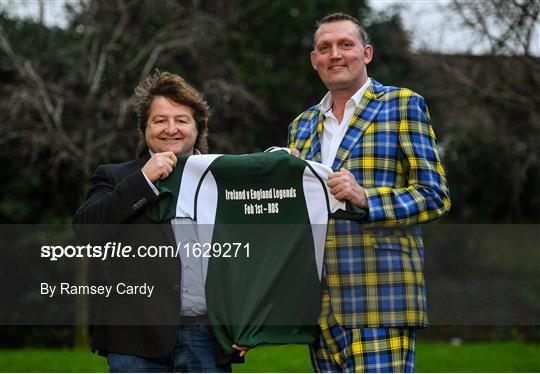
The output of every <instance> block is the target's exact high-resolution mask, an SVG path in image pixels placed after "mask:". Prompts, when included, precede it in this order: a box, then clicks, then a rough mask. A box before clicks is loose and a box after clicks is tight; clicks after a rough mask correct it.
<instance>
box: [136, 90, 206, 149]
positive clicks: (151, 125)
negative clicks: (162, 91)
mask: <svg viewBox="0 0 540 374" xmlns="http://www.w3.org/2000/svg"><path fill="white" fill-rule="evenodd" d="M144 137H145V140H146V145H147V146H148V148H150V150H151V151H152V152H154V153H160V152H168V151H170V152H174V153H175V154H176V155H191V154H193V147H194V145H195V141H196V140H197V125H196V122H195V119H194V118H193V111H192V109H191V108H190V107H189V106H187V105H184V104H178V103H175V102H174V101H172V100H170V99H168V98H166V97H164V96H157V97H156V98H154V100H153V101H152V105H151V106H150V115H149V116H148V123H147V126H146V129H145V132H144Z"/></svg>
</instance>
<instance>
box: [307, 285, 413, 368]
mask: <svg viewBox="0 0 540 374" xmlns="http://www.w3.org/2000/svg"><path fill="white" fill-rule="evenodd" d="M415 342H416V328H414V327H413V328H409V327H375V328H358V329H349V328H345V327H343V326H340V325H339V323H338V322H337V321H336V319H335V317H334V314H333V312H332V310H331V307H330V296H329V295H328V294H324V295H323V301H322V310H321V315H320V317H319V329H318V336H317V339H316V341H315V343H313V344H312V345H311V346H310V356H311V364H312V366H313V371H315V372H319V373H321V372H322V373H351V372H352V373H412V372H414V358H415V351H414V349H415Z"/></svg>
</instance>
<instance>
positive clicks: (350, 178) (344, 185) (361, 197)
mask: <svg viewBox="0 0 540 374" xmlns="http://www.w3.org/2000/svg"><path fill="white" fill-rule="evenodd" d="M328 187H330V192H331V193H332V195H334V197H335V198H336V199H338V200H349V201H350V202H351V203H352V204H353V205H356V206H357V207H359V208H364V209H367V208H368V202H367V197H366V192H365V191H364V188H363V187H362V186H360V185H359V184H358V182H357V181H356V179H355V178H354V175H352V173H351V172H350V171H349V170H347V169H345V168H341V169H340V170H339V171H337V172H335V173H332V174H330V175H329V176H328Z"/></svg>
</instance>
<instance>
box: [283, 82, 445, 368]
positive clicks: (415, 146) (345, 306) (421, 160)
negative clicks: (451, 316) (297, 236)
mask: <svg viewBox="0 0 540 374" xmlns="http://www.w3.org/2000/svg"><path fill="white" fill-rule="evenodd" d="M323 121H324V115H323V113H322V111H321V109H320V108H319V105H315V106H313V107H311V108H309V109H308V110H307V111H305V112H304V113H302V114H301V115H299V116H298V117H297V118H296V119H295V120H294V121H293V122H292V123H291V124H290V125H289V138H288V144H289V147H290V148H291V149H292V148H296V149H297V150H298V151H299V152H300V154H301V156H300V157H301V158H303V159H306V160H314V161H319V162H320V159H321V158H320V157H321V145H320V137H321V134H322V130H323ZM342 167H343V168H346V169H348V170H349V171H350V172H351V173H352V174H353V175H354V177H355V178H356V180H357V181H358V183H359V184H360V185H361V186H363V187H364V189H365V192H366V196H367V200H368V206H369V218H368V223H367V224H364V225H361V224H359V223H357V222H353V221H346V220H338V219H330V221H329V223H328V229H327V236H326V243H325V260H324V263H325V274H326V277H325V278H326V283H327V288H328V294H327V295H329V300H326V303H327V304H328V305H326V306H325V300H324V298H323V309H324V308H325V307H329V308H330V309H331V310H332V312H333V317H335V320H336V321H337V323H338V324H339V325H340V326H343V327H345V328H352V329H354V328H381V327H425V326H427V324H428V319H427V313H426V288H425V282H424V276H423V270H422V268H423V253H424V247H423V243H422V236H421V231H420V228H419V227H418V226H416V224H418V223H424V222H428V221H431V220H434V219H437V218H439V217H441V216H443V215H444V214H446V213H447V212H448V210H449V209H450V199H449V191H448V186H447V181H446V177H445V172H444V170H443V167H442V165H441V161H440V159H439V155H438V152H437V145H436V139H435V133H434V132H433V129H432V127H431V123H430V117H429V112H428V109H427V107H426V104H425V102H424V99H423V98H422V97H421V96H420V95H418V94H416V93H414V92H413V91H411V90H409V89H405V88H397V87H391V86H383V85H381V84H380V83H379V82H377V81H375V80H373V79H372V80H371V83H370V85H369V87H368V88H367V90H366V92H365V94H364V96H363V97H362V99H361V100H360V103H359V105H358V107H357V108H356V110H355V112H354V114H353V117H352V119H351V121H350V123H349V126H348V129H347V132H346V134H345V136H344V138H343V140H342V142H341V144H340V147H339V149H338V152H337V154H336V158H335V160H334V162H333V164H332V169H333V170H335V171H337V170H339V169H340V168H342ZM326 298H327V299H328V296H326ZM323 317H324V316H323V315H321V318H323ZM319 322H320V324H321V320H320V321H319ZM327 322H328V321H326V322H325V321H322V323H327ZM328 340H329V339H327V342H326V343H327V344H328V345H329V346H330V347H331V348H332V346H335V345H336V342H335V341H328ZM330 340H331V339H330ZM334 348H335V347H334ZM357 348H358V347H357ZM349 349H350V347H349ZM358 349H360V350H361V347H360V348H358ZM353 353H354V352H353ZM356 353H357V352H356ZM335 358H336V362H337V363H339V361H340V358H339V357H337V356H336V357H335ZM357 369H358V368H357Z"/></svg>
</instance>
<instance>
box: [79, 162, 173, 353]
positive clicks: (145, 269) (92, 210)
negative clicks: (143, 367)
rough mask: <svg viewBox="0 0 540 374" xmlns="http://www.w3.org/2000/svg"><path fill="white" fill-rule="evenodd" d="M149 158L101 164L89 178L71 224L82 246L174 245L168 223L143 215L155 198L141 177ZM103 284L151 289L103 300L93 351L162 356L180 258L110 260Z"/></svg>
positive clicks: (169, 342)
mask: <svg viewBox="0 0 540 374" xmlns="http://www.w3.org/2000/svg"><path fill="white" fill-rule="evenodd" d="M147 160H148V157H145V158H142V159H140V160H134V161H129V162H126V163H122V164H114V165H102V166H99V167H98V168H97V170H96V171H95V173H94V175H93V176H92V179H91V185H90V189H89V192H88V195H87V199H86V202H85V203H84V204H83V205H82V206H81V207H80V208H79V209H78V210H77V212H76V213H75V216H74V219H73V222H74V224H75V226H74V227H75V231H76V233H77V237H78V239H79V240H80V241H82V242H84V243H91V244H93V245H103V244H104V243H106V242H109V241H112V242H116V243H119V244H120V243H121V245H122V246H127V245H129V246H131V247H132V248H133V251H135V249H136V248H137V247H138V246H140V245H149V244H152V245H156V246H157V245H172V246H173V247H175V246H176V244H175V240H174V235H173V232H172V227H171V225H170V223H164V224H156V223H154V222H152V221H151V220H150V219H149V218H148V217H147V216H146V213H145V208H146V206H147V205H148V203H150V202H152V201H153V200H155V199H156V195H155V193H154V192H153V191H152V189H151V187H150V186H149V185H148V183H147V181H146V179H145V178H144V175H143V174H142V172H141V168H142V166H143V165H144V164H145V163H146V161H147ZM108 261H109V271H108V273H109V274H108V276H107V277H106V278H107V281H108V283H109V284H110V285H112V286H113V288H114V287H115V286H116V284H117V283H119V282H124V283H126V284H131V285H142V284H143V283H147V284H148V285H151V286H154V292H153V295H152V297H151V298H148V297H146V296H145V295H141V296H140V297H138V296H119V295H116V294H115V293H114V291H113V292H112V293H111V297H109V298H106V299H105V298H102V299H101V300H100V305H99V307H98V311H97V314H96V316H95V318H96V327H95V328H94V333H93V341H92V349H93V350H95V351H99V352H101V353H106V352H109V351H110V352H116V353H124V354H131V355H137V356H143V357H163V356H165V355H167V354H168V353H170V352H171V351H172V349H173V347H174V344H175V340H176V331H177V327H178V319H179V314H180V313H179V311H180V294H179V286H178V285H179V280H180V264H179V258H151V259H149V258H134V259H125V258H112V259H110V260H108Z"/></svg>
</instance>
